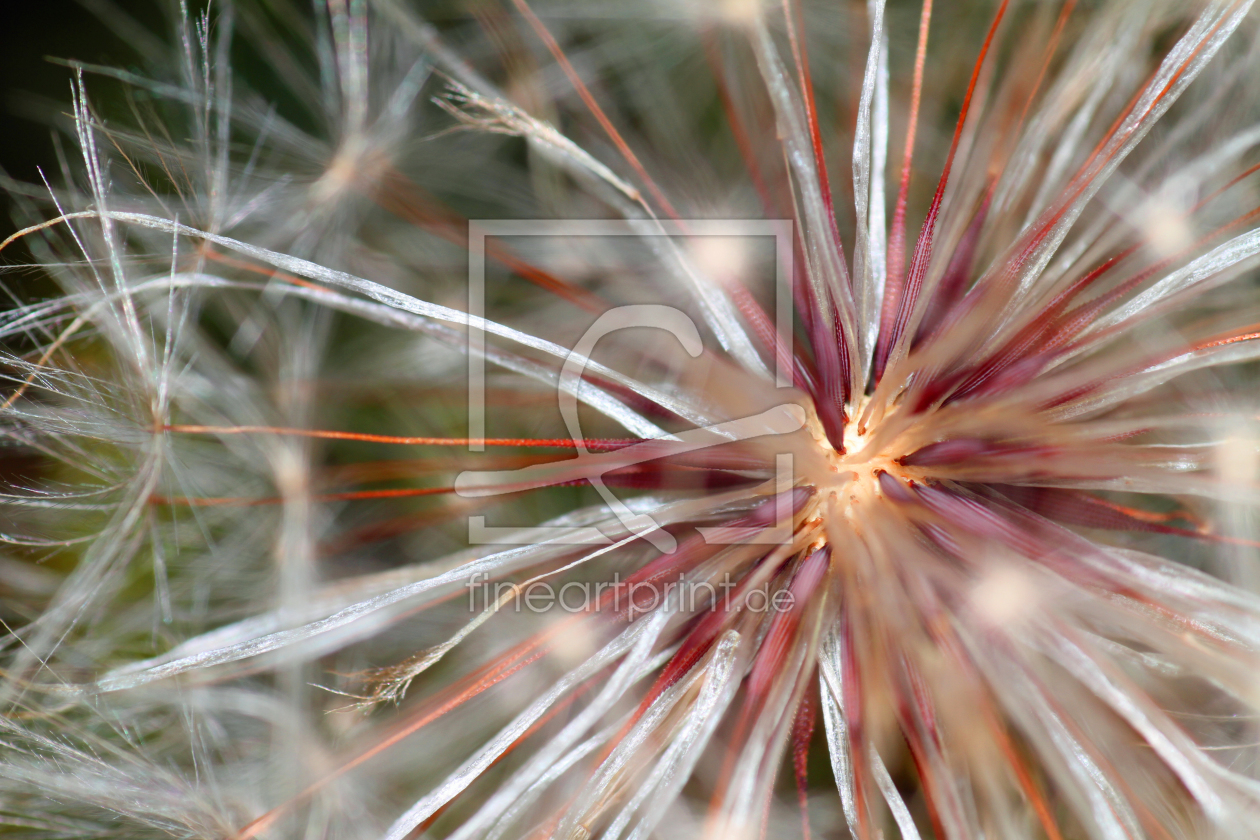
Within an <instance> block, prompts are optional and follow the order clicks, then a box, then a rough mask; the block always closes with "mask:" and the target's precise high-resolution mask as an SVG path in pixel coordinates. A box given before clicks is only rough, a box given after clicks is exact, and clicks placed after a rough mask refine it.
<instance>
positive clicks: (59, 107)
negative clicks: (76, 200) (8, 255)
mask: <svg viewBox="0 0 1260 840" xmlns="http://www.w3.org/2000/svg"><path fill="white" fill-rule="evenodd" d="M0 7H2V10H0V168H3V170H4V171H5V173H7V174H8V176H9V177H10V178H13V179H15V180H18V181H26V182H34V183H38V182H39V172H38V170H37V168H36V167H43V168H44V170H45V171H46V172H49V173H50V175H49V177H50V179H51V180H55V177H56V176H55V172H56V169H57V158H56V155H55V153H54V146H53V141H52V137H51V135H52V132H53V123H54V121H56V120H57V117H58V115H59V114H65V113H67V112H68V111H69V110H70V109H69V102H70V80H71V79H72V78H73V77H74V71H73V70H72V69H71V68H69V67H67V66H65V65H64V64H58V63H56V62H55V61H53V60H50V59H61V60H71V59H73V60H78V61H84V62H90V63H95V64H108V65H112V66H117V67H138V65H139V64H140V62H141V61H142V57H141V56H140V55H139V54H138V53H137V51H136V49H135V48H133V47H132V46H131V45H130V44H128V43H127V42H126V41H125V40H124V39H123V38H122V37H120V36H119V35H118V34H116V33H115V32H114V31H112V30H111V28H110V27H109V26H107V25H106V24H105V22H104V21H103V19H102V16H101V15H102V14H105V12H104V11H103V9H104V7H103V6H102V7H96V6H95V4H91V6H89V4H84V3H80V2H78V0H0ZM115 7H116V8H118V9H121V10H122V11H124V12H125V13H127V14H129V15H131V16H133V17H134V18H135V19H137V20H140V21H143V22H144V23H145V24H146V25H148V26H150V27H153V28H155V29H157V30H158V31H161V27H162V26H163V24H162V23H161V22H160V19H158V17H157V14H156V6H154V5H152V4H150V3H148V2H146V1H145V0H118V2H117V3H116V4H115ZM0 200H3V201H4V213H3V215H0V238H3V237H4V236H7V235H8V234H9V233H11V232H12V231H13V230H14V229H15V221H14V219H13V208H12V203H11V201H10V200H9V198H8V196H7V195H0ZM7 261H8V260H5V259H4V257H3V256H0V262H7Z"/></svg>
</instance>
